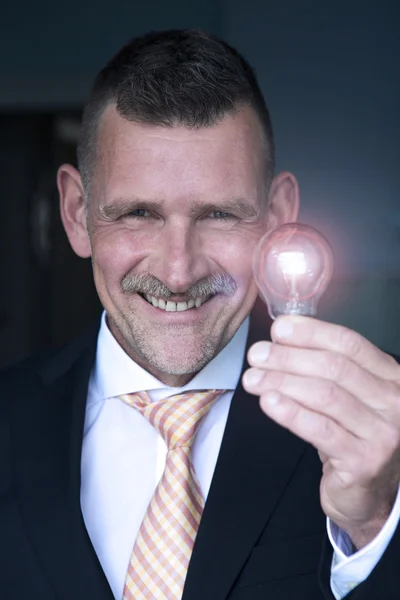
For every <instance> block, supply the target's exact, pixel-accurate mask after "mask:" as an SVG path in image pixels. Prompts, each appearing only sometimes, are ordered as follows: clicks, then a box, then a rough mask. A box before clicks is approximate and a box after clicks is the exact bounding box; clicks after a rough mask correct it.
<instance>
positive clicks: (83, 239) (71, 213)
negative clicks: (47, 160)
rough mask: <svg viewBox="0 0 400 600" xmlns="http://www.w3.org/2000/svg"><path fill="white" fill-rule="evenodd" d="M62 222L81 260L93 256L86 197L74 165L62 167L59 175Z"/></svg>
mask: <svg viewBox="0 0 400 600" xmlns="http://www.w3.org/2000/svg"><path fill="white" fill-rule="evenodd" d="M57 187H58V191H59V194H60V212H61V220H62V222H63V225H64V229H65V232H66V234H67V236H68V239H69V243H70V244H71V247H72V249H73V250H74V252H75V253H76V254H77V255H78V256H80V257H81V258H88V257H89V256H91V253H92V251H91V247H90V240H89V236H88V232H87V225H86V208H85V196H84V191H83V185H82V180H81V176H80V173H79V171H78V170H77V169H75V167H73V166H72V165H62V166H61V167H60V168H59V169H58V173H57Z"/></svg>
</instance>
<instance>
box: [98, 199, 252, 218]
mask: <svg viewBox="0 0 400 600" xmlns="http://www.w3.org/2000/svg"><path fill="white" fill-rule="evenodd" d="M164 204H165V203H164V202H163V201H160V200H144V199H141V198H129V199H125V198H116V199H115V200H113V201H112V202H110V203H109V204H106V205H103V206H100V208H99V212H100V215H101V216H102V217H104V218H106V219H110V220H114V219H117V218H118V217H120V216H122V215H124V214H128V213H129V212H132V211H133V210H137V209H139V208H146V209H151V210H162V208H163V206H164ZM212 211H221V212H236V213H239V215H240V216H241V217H242V218H245V219H246V218H247V219H251V218H257V217H258V216H259V211H258V210H257V209H256V208H255V207H254V206H253V205H252V204H250V203H249V202H247V201H246V200H245V199H244V198H233V199H232V200H224V201H222V202H206V203H204V202H198V201H193V202H191V203H190V212H191V213H192V214H198V213H200V212H212Z"/></svg>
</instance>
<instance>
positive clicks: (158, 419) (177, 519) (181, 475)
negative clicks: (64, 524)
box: [121, 390, 224, 600]
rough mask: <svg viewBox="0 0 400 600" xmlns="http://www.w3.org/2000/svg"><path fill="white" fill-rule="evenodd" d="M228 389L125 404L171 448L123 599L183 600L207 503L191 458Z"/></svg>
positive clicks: (137, 397) (127, 398)
mask: <svg viewBox="0 0 400 600" xmlns="http://www.w3.org/2000/svg"><path fill="white" fill-rule="evenodd" d="M223 392H224V390H206V391H201V392H190V393H185V394H179V395H176V396H170V397H169V398H167V399H165V400H161V401H159V402H151V401H150V398H149V396H148V394H147V393H146V392H138V393H135V394H125V395H123V396H121V400H123V401H124V402H126V403H127V404H129V405H131V406H133V407H134V408H136V409H137V410H139V411H140V412H141V413H142V415H143V416H144V417H146V419H148V421H149V422H150V423H151V424H152V425H153V426H154V427H155V428H156V429H157V430H158V431H159V433H160V434H161V435H162V437H163V438H164V440H165V443H166V444H167V447H168V453H167V459H166V464H165V469H164V473H163V475H162V477H161V479H160V482H159V484H158V486H157V488H156V490H155V492H154V495H153V497H152V499H151V501H150V504H149V506H148V508H147V512H146V514H145V517H144V519H143V522H142V524H141V526H140V530H139V533H138V536H137V539H136V542H135V545H134V548H133V552H132V556H131V560H130V563H129V566H128V572H127V576H126V580H125V587H124V593H123V600H180V599H181V598H182V593H183V587H184V584H185V579H186V573H187V569H188V566H189V561H190V557H191V554H192V550H193V545H194V540H195V538H196V534H197V530H198V527H199V523H200V518H201V515H202V512H203V508H204V499H203V495H202V492H201V489H200V485H199V482H198V479H197V476H196V473H195V471H194V467H193V464H192V460H191V447H192V444H193V441H194V438H195V435H196V432H197V429H198V427H199V425H200V421H201V419H202V418H203V417H204V416H205V415H206V414H207V413H208V411H209V410H210V408H211V406H212V404H213V402H214V401H215V400H216V399H217V398H218V397H219V396H220V395H221V394H223Z"/></svg>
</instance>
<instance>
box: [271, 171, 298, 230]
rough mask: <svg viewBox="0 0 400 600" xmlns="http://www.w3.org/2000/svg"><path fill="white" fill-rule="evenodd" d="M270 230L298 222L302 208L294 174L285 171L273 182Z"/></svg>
mask: <svg viewBox="0 0 400 600" xmlns="http://www.w3.org/2000/svg"><path fill="white" fill-rule="evenodd" d="M268 206H269V208H268V229H276V228H277V227H280V226H281V225H283V224H284V223H293V222H295V221H297V217H298V214H299V208H300V191H299V184H298V182H297V179H296V177H295V176H294V175H292V173H289V172H287V171H283V172H282V173H278V175H275V177H274V178H273V180H272V183H271V187H270V191H269V205H268Z"/></svg>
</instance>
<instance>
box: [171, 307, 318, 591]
mask: <svg viewBox="0 0 400 600" xmlns="http://www.w3.org/2000/svg"><path fill="white" fill-rule="evenodd" d="M265 320H266V318H265V315H264V322H265ZM257 322H258V321H256V323H255V324H256V325H257ZM261 335H263V338H261V337H260V334H259V335H258V336H257V332H256V328H255V327H254V324H253V327H252V328H251V330H250V335H249V343H248V345H251V344H252V343H254V342H255V341H256V340H257V338H258V339H268V333H267V332H266V331H264V332H262V333H261ZM246 368H247V364H246V365H244V369H243V370H245V369H246ZM305 449H306V444H305V443H304V442H303V441H301V440H300V439H298V438H296V437H295V436H293V435H292V434H290V433H289V432H287V431H286V430H285V429H283V428H281V427H279V426H278V425H276V424H275V423H274V422H273V421H271V420H270V419H268V418H267V417H266V416H265V415H264V414H263V413H262V411H261V409H260V408H259V404H258V398H256V397H254V396H251V395H249V394H247V393H246V391H245V390H244V389H243V387H242V386H241V384H239V386H238V388H237V391H236V393H235V395H234V397H233V400H232V404H231V409H230V412H229V416H228V421H227V425H226V429H225V433H224V437H223V441H222V445H221V450H220V454H219V457H218V461H217V465H216V469H215V473H214V477H213V481H212V485H211V488H210V492H209V495H208V498H207V502H206V506H205V509H204V513H203V516H202V520H201V524H200V528H199V531H198V534H197V538H196V542H195V546H194V550H193V554H192V559H191V562H190V566H189V570H188V575H187V579H186V584H185V590H184V594H183V600H204V598H213V600H224V599H225V598H226V597H227V595H228V593H229V590H230V588H231V587H232V585H233V583H234V581H235V579H236V577H237V576H238V573H239V571H240V569H241V568H242V567H243V565H244V563H245V561H246V559H247V558H248V556H249V554H250V552H251V550H252V549H253V547H254V545H255V544H256V542H257V539H258V538H259V536H260V534H261V532H262V530H263V529H264V527H265V526H266V524H267V522H268V520H269V518H270V516H271V514H272V512H273V511H274V508H275V506H276V505H277V504H278V503H279V500H280V498H281V496H282V494H283V492H284V490H285V487H286V486H287V484H288V481H289V479H290V477H291V475H292V474H293V471H294V470H295V469H296V466H297V464H298V462H299V460H300V458H301V456H302V454H303V452H304V451H305Z"/></svg>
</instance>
